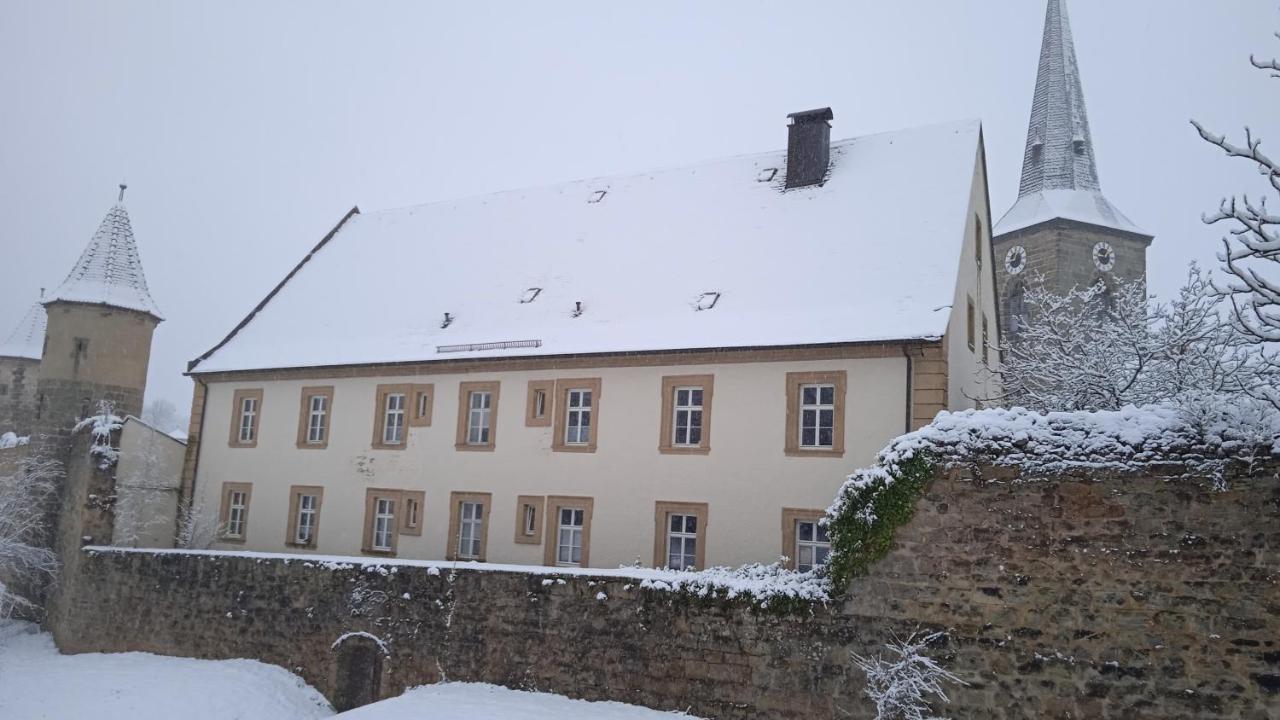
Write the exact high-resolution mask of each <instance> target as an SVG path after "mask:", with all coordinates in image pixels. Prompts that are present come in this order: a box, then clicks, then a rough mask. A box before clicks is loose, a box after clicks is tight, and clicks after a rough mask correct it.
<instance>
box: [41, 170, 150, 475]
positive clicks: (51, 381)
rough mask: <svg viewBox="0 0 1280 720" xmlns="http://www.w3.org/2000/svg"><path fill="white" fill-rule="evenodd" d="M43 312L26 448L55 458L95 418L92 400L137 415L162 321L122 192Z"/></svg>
mask: <svg viewBox="0 0 1280 720" xmlns="http://www.w3.org/2000/svg"><path fill="white" fill-rule="evenodd" d="M44 309H45V311H46V313H47V315H48V326H47V329H46V333H45V345H44V353H43V356H42V359H41V363H40V381H39V383H38V386H37V397H36V421H35V425H36V437H33V438H32V442H33V443H37V442H38V443H39V444H40V445H41V446H42V447H45V448H49V449H50V450H52V451H53V453H54V454H55V456H59V457H60V456H61V455H62V453H63V452H64V451H65V448H66V447H67V440H68V438H69V437H70V435H71V431H72V429H73V428H74V426H75V423H76V420H77V419H78V418H83V417H87V416H89V415H91V414H93V413H94V412H96V410H97V403H98V402H99V401H101V400H107V401H110V402H111V403H112V404H113V405H114V406H115V413H116V414H117V415H120V416H121V417H123V416H125V415H141V414H142V396H143V392H144V391H145V389H146V385H147V366H148V364H149V362H150V359H151V336H152V333H153V332H154V331H155V328H156V325H157V324H159V323H160V321H161V320H162V319H163V318H161V316H160V311H159V309H158V308H157V307H156V304H155V301H154V300H152V299H151V294H150V292H148V290H147V280H146V277H145V276H144V275H143V272H142V261H141V260H140V259H139V257H138V246H137V244H136V243H135V242H134V239H133V229H132V227H131V226H130V223H129V213H128V211H127V210H126V209H125V206H124V188H123V186H121V191H120V202H117V203H116V204H115V205H114V206H113V207H112V208H111V210H109V211H108V212H107V216H106V218H104V219H103V221H102V224H101V225H99V226H98V231H97V232H95V233H94V234H93V238H92V239H91V240H90V241H89V245H88V246H87V247H86V248H85V249H84V253H82V254H81V255H80V260H79V261H78V262H77V263H76V265H75V267H74V268H72V269H71V272H70V274H68V275H67V278H66V280H64V281H63V282H62V284H61V285H59V286H58V287H57V288H56V289H55V290H54V291H53V292H52V293H50V295H49V296H48V297H46V298H45V299H44Z"/></svg>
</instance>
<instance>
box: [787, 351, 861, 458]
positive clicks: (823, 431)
mask: <svg viewBox="0 0 1280 720" xmlns="http://www.w3.org/2000/svg"><path fill="white" fill-rule="evenodd" d="M847 388H848V373H846V372H845V371H844V370H833V371H828V372H821V371H819V372H794V373H787V382H786V392H787V422H786V440H785V445H784V446H783V447H784V449H785V451H786V454H787V455H790V456H793V457H841V456H843V455H844V436H845V426H844V422H845V396H846V393H847Z"/></svg>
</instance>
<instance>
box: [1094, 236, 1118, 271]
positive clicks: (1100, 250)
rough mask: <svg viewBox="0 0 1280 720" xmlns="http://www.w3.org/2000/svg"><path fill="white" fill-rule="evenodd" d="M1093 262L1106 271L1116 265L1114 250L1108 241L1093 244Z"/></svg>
mask: <svg viewBox="0 0 1280 720" xmlns="http://www.w3.org/2000/svg"><path fill="white" fill-rule="evenodd" d="M1093 264H1094V266H1095V267H1097V268H1098V269H1099V270H1102V271H1103V272H1106V271H1107V270H1110V269H1111V268H1113V267H1115V266H1116V251H1115V248H1113V247H1111V243H1109V242H1100V243H1097V244H1095V245H1094V246H1093Z"/></svg>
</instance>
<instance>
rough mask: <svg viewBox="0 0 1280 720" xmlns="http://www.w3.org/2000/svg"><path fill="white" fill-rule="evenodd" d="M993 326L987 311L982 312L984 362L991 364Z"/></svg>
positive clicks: (984, 363)
mask: <svg viewBox="0 0 1280 720" xmlns="http://www.w3.org/2000/svg"><path fill="white" fill-rule="evenodd" d="M990 332H991V327H990V323H989V322H988V320H987V315H986V313H983V314H982V364H983V365H989V364H990V363H991V351H990V347H991V346H990V343H991V337H990Z"/></svg>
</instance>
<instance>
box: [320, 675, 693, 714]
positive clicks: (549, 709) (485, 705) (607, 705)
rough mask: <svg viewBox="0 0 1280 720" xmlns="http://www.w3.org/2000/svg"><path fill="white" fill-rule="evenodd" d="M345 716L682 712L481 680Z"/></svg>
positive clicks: (411, 694) (417, 692)
mask: <svg viewBox="0 0 1280 720" xmlns="http://www.w3.org/2000/svg"><path fill="white" fill-rule="evenodd" d="M337 717H339V718H342V720H348V719H349V720H671V718H677V717H680V718H689V717H690V716H688V715H685V714H684V713H676V712H662V711H659V710H650V709H648V708H642V707H639V706H636V705H624V704H622V703H616V702H587V701H585V700H570V699H569V698H566V697H562V696H560V695H550V694H547V693H535V692H524V691H520V690H508V689H507V688H504V687H499V686H497V685H486V684H483V683H446V684H443V685H423V686H421V687H416V688H412V689H410V690H407V691H405V693H404V694H403V695H401V696H399V697H394V698H391V699H389V700H383V701H382V702H378V703H374V704H372V705H366V706H364V707H362V708H356V709H355V710H350V711H348V712H345V713H342V714H341V715H338V716H337Z"/></svg>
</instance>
